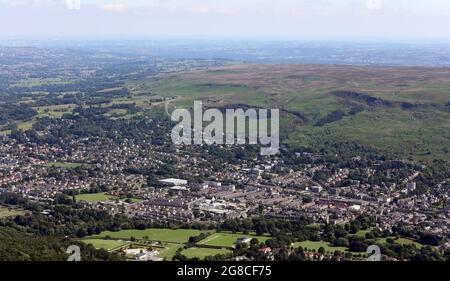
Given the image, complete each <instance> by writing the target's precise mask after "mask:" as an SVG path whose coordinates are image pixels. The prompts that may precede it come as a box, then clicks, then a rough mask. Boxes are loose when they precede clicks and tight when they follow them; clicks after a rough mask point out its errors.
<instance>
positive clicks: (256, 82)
mask: <svg viewBox="0 0 450 281" xmlns="http://www.w3.org/2000/svg"><path fill="white" fill-rule="evenodd" d="M137 88H138V89H139V90H150V91H151V92H152V93H155V94H157V95H160V96H178V97H179V99H178V100H177V102H176V103H177V104H178V105H180V106H192V102H193V100H195V99H202V100H203V101H204V102H205V103H206V104H208V106H218V107H220V108H225V107H235V105H237V104H239V105H242V104H245V105H247V106H253V107H262V108H280V109H282V114H281V116H282V119H283V120H282V124H281V127H282V130H283V131H284V134H283V136H284V138H283V142H284V143H288V144H291V145H298V146H302V147H305V146H306V147H313V148H314V147H316V148H319V147H320V146H322V145H323V144H324V142H325V141H330V140H331V141H335V142H346V141H354V142H357V143H360V144H362V145H364V146H368V147H373V148H376V149H379V150H383V151H386V152H389V153H394V154H396V155H397V154H398V156H399V157H403V158H408V157H411V158H414V159H416V160H425V161H430V160H434V159H444V160H450V154H449V153H448V151H449V149H450V147H449V146H450V141H449V140H450V111H449V108H448V106H449V100H450V68H424V67H398V68H397V67H365V66H338V65H255V64H241V65H233V66H228V67H220V68H211V69H209V70H206V71H205V70H201V71H190V72H187V73H182V74H179V75H176V76H174V75H172V76H170V77H166V78H164V79H162V80H158V81H157V82H155V83H154V82H152V81H148V82H147V83H143V84H139V85H137ZM296 116H301V117H302V118H301V119H299V118H297V117H296ZM282 133H283V132H282Z"/></svg>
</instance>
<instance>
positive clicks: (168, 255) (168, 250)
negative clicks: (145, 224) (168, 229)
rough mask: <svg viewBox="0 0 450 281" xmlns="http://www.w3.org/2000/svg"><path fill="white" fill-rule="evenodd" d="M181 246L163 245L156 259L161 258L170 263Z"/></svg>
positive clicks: (176, 244)
mask: <svg viewBox="0 0 450 281" xmlns="http://www.w3.org/2000/svg"><path fill="white" fill-rule="evenodd" d="M183 246H184V245H183V244H178V243H165V244H164V249H161V250H160V252H159V254H158V257H160V258H163V259H165V260H167V261H171V260H172V258H173V256H175V254H176V252H177V250H178V249H180V248H181V247H183Z"/></svg>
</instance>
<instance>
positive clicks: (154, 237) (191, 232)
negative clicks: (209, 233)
mask: <svg viewBox="0 0 450 281" xmlns="http://www.w3.org/2000/svg"><path fill="white" fill-rule="evenodd" d="M200 233H202V232H201V231H200V230H195V229H176V230H173V229H157V228H150V229H146V230H137V229H129V230H121V231H117V232H112V231H103V232H102V233H100V234H99V235H94V236H92V237H89V238H104V237H106V236H109V237H111V238H112V239H123V240H129V239H130V238H131V237H134V238H136V239H142V240H144V239H146V238H145V237H147V239H146V240H148V241H163V242H171V243H180V244H182V243H187V242H188V240H189V237H191V236H197V235H199V234H200Z"/></svg>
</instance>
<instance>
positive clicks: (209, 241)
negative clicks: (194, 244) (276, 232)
mask: <svg viewBox="0 0 450 281" xmlns="http://www.w3.org/2000/svg"><path fill="white" fill-rule="evenodd" d="M241 237H248V238H256V239H258V241H259V242H265V241H266V240H268V239H270V237H268V236H256V235H249V234H247V235H245V234H242V233H235V234H233V233H228V232H220V233H214V234H212V235H210V236H209V237H207V238H205V239H203V240H202V241H200V242H199V243H198V244H199V245H208V246H218V247H233V246H234V245H235V244H236V241H237V239H238V238H241Z"/></svg>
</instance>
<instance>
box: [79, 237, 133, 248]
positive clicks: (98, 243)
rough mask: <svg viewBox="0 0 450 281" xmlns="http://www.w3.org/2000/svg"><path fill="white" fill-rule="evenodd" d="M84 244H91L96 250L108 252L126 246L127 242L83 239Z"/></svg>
mask: <svg viewBox="0 0 450 281" xmlns="http://www.w3.org/2000/svg"><path fill="white" fill-rule="evenodd" d="M81 241H82V242H84V243H85V244H91V245H92V246H94V247H95V248H96V249H106V250H108V251H110V250H113V249H116V248H118V247H121V246H124V245H127V244H128V243H129V242H127V241H123V240H105V239H83V240H81Z"/></svg>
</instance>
